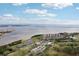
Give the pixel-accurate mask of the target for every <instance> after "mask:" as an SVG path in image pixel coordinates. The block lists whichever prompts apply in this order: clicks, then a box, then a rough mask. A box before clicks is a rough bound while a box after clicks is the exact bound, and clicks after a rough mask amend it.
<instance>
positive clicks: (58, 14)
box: [0, 3, 79, 25]
mask: <svg viewBox="0 0 79 59" xmlns="http://www.w3.org/2000/svg"><path fill="white" fill-rule="evenodd" d="M0 24H61V25H63V24H65V25H66V24H71V25H79V3H26V4H25V3H24V4H23V3H0Z"/></svg>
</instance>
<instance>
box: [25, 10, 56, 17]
mask: <svg viewBox="0 0 79 59" xmlns="http://www.w3.org/2000/svg"><path fill="white" fill-rule="evenodd" d="M25 13H29V14H36V15H38V16H51V17H55V16H56V14H53V13H48V11H47V10H46V9H43V10H40V9H26V10H25Z"/></svg>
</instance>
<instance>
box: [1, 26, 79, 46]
mask: <svg viewBox="0 0 79 59" xmlns="http://www.w3.org/2000/svg"><path fill="white" fill-rule="evenodd" d="M5 30H13V32H11V33H8V34H5V35H4V36H2V37H1V38H0V45H5V44H8V43H11V42H13V41H17V40H20V39H23V38H24V37H25V39H26V40H27V39H30V37H31V36H33V35H35V34H45V33H58V32H79V27H78V26H77V27H75V26H57V25H56V26H53V25H50V26H49V25H28V26H8V27H0V31H5Z"/></svg>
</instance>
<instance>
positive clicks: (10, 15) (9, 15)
mask: <svg viewBox="0 0 79 59" xmlns="http://www.w3.org/2000/svg"><path fill="white" fill-rule="evenodd" d="M3 16H8V17H13V15H12V14H4V15H3Z"/></svg>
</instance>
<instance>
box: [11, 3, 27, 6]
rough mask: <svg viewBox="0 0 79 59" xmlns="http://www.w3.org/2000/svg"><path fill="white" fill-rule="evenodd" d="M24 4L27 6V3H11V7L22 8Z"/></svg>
mask: <svg viewBox="0 0 79 59" xmlns="http://www.w3.org/2000/svg"><path fill="white" fill-rule="evenodd" d="M24 4H27V3H13V4H12V5H13V6H22V5H24Z"/></svg>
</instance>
